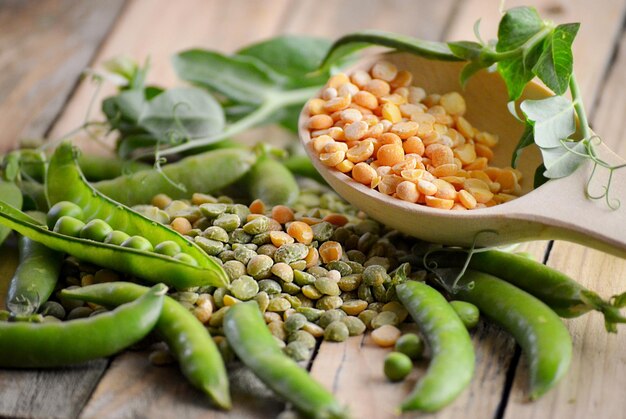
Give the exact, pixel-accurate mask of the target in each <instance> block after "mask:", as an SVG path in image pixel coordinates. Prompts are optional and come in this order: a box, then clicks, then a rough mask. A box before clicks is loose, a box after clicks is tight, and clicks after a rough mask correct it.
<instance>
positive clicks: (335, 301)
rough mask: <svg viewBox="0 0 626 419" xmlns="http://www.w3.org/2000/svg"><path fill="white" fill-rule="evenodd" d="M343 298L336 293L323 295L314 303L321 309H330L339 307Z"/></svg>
mask: <svg viewBox="0 0 626 419" xmlns="http://www.w3.org/2000/svg"><path fill="white" fill-rule="evenodd" d="M342 304H343V300H342V299H341V297H339V296H337V295H325V296H323V297H322V298H320V299H319V300H317V302H316V303H315V307H316V308H319V309H321V310H332V309H335V308H339V307H341V305H342Z"/></svg>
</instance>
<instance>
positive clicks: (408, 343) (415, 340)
mask: <svg viewBox="0 0 626 419" xmlns="http://www.w3.org/2000/svg"><path fill="white" fill-rule="evenodd" d="M394 350H395V351H396V352H400V353H403V354H405V355H406V356H408V357H409V358H411V359H419V358H420V357H421V356H422V353H423V352H424V342H422V340H421V339H420V337H419V336H417V335H416V334H415V333H406V334H404V335H402V336H400V337H399V338H398V340H397V341H396V346H395V347H394Z"/></svg>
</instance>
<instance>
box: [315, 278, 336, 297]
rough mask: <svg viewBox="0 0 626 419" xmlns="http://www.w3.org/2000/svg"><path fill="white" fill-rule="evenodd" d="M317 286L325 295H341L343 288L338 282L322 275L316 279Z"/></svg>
mask: <svg viewBox="0 0 626 419" xmlns="http://www.w3.org/2000/svg"><path fill="white" fill-rule="evenodd" d="M314 285H315V288H317V290H318V291H319V292H321V293H322V294H325V295H339V294H341V290H340V289H339V285H337V282H335V281H333V280H332V279H330V278H326V277H321V278H317V279H316V280H315V284H314Z"/></svg>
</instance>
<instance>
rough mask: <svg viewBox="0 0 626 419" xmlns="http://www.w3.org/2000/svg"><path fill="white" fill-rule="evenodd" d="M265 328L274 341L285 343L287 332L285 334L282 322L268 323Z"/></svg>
mask: <svg viewBox="0 0 626 419" xmlns="http://www.w3.org/2000/svg"><path fill="white" fill-rule="evenodd" d="M267 328H268V329H269V330H270V333H271V334H272V335H274V337H275V338H276V339H278V340H280V341H283V342H284V341H285V339H287V332H285V323H283V322H282V321H273V322H269V323H268V324H267Z"/></svg>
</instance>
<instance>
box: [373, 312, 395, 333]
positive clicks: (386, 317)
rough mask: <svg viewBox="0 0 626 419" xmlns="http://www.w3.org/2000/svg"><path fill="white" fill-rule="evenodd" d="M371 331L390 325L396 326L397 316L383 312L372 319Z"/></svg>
mask: <svg viewBox="0 0 626 419" xmlns="http://www.w3.org/2000/svg"><path fill="white" fill-rule="evenodd" d="M371 324H372V329H378V328H379V327H382V326H385V325H387V324H390V325H392V326H396V325H397V324H398V315H397V314H396V313H394V312H393V311H383V312H381V313H378V315H377V316H376V317H374V318H373V319H372V322H371Z"/></svg>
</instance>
